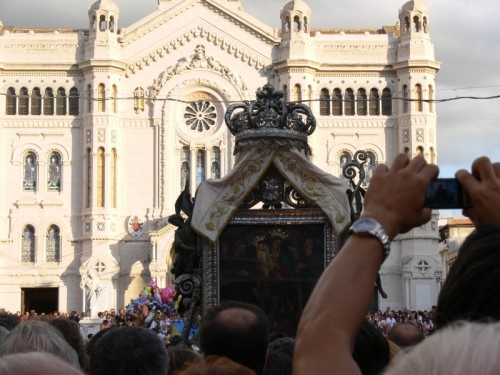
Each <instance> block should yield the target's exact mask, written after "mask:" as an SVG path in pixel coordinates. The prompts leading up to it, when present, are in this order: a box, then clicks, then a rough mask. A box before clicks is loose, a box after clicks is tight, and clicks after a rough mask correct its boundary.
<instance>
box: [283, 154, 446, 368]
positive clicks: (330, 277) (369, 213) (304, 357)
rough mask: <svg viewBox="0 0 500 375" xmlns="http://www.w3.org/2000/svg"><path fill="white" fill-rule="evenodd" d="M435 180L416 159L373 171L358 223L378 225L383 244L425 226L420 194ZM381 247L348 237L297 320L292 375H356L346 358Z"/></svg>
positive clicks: (376, 242)
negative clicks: (371, 221)
mask: <svg viewBox="0 0 500 375" xmlns="http://www.w3.org/2000/svg"><path fill="white" fill-rule="evenodd" d="M437 174H438V168H437V166H435V165H430V164H427V162H426V161H425V159H423V158H422V157H416V158H414V159H413V160H411V161H409V159H408V157H407V156H406V155H403V154H401V155H398V156H397V157H396V159H395V160H394V162H393V164H392V166H391V168H387V166H385V165H379V166H378V167H377V169H376V170H375V173H374V174H373V177H372V179H371V182H370V187H369V189H368V191H367V193H366V196H365V202H364V211H363V213H362V215H361V217H362V218H372V219H375V220H376V221H378V222H379V223H380V224H381V225H382V228H383V229H384V230H385V232H386V234H387V236H388V237H389V240H392V239H393V238H394V237H395V236H396V235H397V234H399V233H404V232H407V231H409V230H410V229H412V228H413V227H416V226H419V225H422V224H424V223H425V222H427V221H428V220H429V219H430V217H431V210H430V209H429V208H424V198H425V191H426V189H427V186H428V185H429V182H430V181H431V180H432V179H433V178H435V177H436V176H437ZM383 260H384V258H383V247H382V244H381V242H380V241H379V240H378V239H377V238H376V237H374V236H361V235H351V236H350V237H349V239H348V240H347V242H346V244H345V245H344V246H343V248H342V250H341V251H340V253H339V255H338V256H337V257H336V258H335V260H334V261H333V262H332V263H331V264H330V265H329V266H328V267H327V269H326V270H325V271H324V272H323V275H322V276H321V278H320V279H319V281H318V283H317V285H316V287H315V288H314V291H313V293H312V295H311V297H310V298H309V301H308V303H307V305H306V307H305V309H304V312H303V314H302V317H301V319H300V323H299V328H298V332H297V338H296V344H295V353H294V360H293V373H294V375H308V374H342V375H350V374H359V373H360V371H359V368H358V367H357V365H356V363H355V362H354V360H353V359H352V357H351V353H352V349H353V347H354V342H355V339H356V335H357V333H358V330H359V328H360V327H361V324H362V323H363V319H364V318H365V315H366V312H367V310H368V307H369V304H370V300H371V297H372V294H373V287H374V282H375V279H376V276H377V272H378V270H379V267H380V265H381V263H382V262H383Z"/></svg>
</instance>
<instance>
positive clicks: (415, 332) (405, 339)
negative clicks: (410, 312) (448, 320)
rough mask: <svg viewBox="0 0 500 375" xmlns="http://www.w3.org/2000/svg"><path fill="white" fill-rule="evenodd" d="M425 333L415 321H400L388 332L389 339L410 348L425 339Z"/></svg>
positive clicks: (402, 346)
mask: <svg viewBox="0 0 500 375" xmlns="http://www.w3.org/2000/svg"><path fill="white" fill-rule="evenodd" d="M424 338H425V336H424V333H423V332H422V331H421V330H420V329H419V328H418V327H417V326H416V325H415V324H413V323H399V324H396V325H395V326H394V327H392V328H391V329H390V330H389V332H387V339H388V340H391V341H392V342H393V343H394V344H396V345H397V346H400V347H401V348H409V347H412V346H414V345H417V344H418V343H420V342H422V341H424Z"/></svg>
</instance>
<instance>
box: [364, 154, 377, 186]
mask: <svg viewBox="0 0 500 375" xmlns="http://www.w3.org/2000/svg"><path fill="white" fill-rule="evenodd" d="M376 167H377V157H376V155H375V153H373V152H372V151H367V152H366V160H365V164H363V169H364V170H365V181H364V185H368V184H369V183H370V181H371V179H372V176H373V171H374V170H375V168H376Z"/></svg>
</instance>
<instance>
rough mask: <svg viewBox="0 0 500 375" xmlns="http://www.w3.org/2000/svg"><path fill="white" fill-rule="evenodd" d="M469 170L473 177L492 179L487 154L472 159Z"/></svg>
mask: <svg viewBox="0 0 500 375" xmlns="http://www.w3.org/2000/svg"><path fill="white" fill-rule="evenodd" d="M471 171H472V174H473V175H474V177H476V178H477V179H478V180H480V181H481V180H487V179H492V178H493V177H494V171H493V166H492V164H491V161H490V159H489V158H488V157H487V156H482V157H480V158H477V159H476V160H474V162H473V163H472V169H471Z"/></svg>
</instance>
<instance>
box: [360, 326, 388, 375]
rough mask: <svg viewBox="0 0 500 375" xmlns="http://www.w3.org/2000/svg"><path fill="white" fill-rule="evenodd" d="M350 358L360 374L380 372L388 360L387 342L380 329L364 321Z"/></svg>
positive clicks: (369, 374)
mask: <svg viewBox="0 0 500 375" xmlns="http://www.w3.org/2000/svg"><path fill="white" fill-rule="evenodd" d="M352 358H353V359H354V361H355V362H356V364H357V365H358V367H359V369H360V371H361V374H363V375H378V374H381V373H382V371H383V370H384V368H385V367H386V366H387V364H388V363H389V360H390V348H389V342H388V341H387V340H386V338H385V337H384V335H383V334H382V332H381V331H380V330H378V329H377V328H376V327H375V326H374V325H373V324H370V323H369V322H367V321H365V322H363V325H362V326H361V329H360V330H359V332H358V335H357V336H356V341H355V344H354V350H353V352H352Z"/></svg>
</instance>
